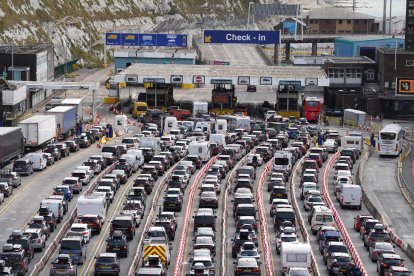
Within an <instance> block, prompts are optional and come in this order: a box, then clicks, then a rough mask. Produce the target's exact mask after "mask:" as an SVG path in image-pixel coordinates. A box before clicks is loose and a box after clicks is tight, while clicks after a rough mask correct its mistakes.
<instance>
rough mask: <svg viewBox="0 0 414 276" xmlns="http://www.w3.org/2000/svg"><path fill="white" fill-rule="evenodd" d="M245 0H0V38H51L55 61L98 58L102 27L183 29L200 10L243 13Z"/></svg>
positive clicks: (227, 15)
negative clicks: (74, 57) (73, 58)
mask: <svg viewBox="0 0 414 276" xmlns="http://www.w3.org/2000/svg"><path fill="white" fill-rule="evenodd" d="M249 1H250V0H70V1H69V0H0V44H11V43H14V44H18V45H23V44H37V43H42V42H47V41H52V42H53V44H54V45H55V51H56V56H57V60H56V61H57V63H61V62H62V61H63V60H65V59H69V58H72V57H73V56H76V57H84V58H85V59H87V60H89V61H91V62H99V60H101V59H102V57H103V56H102V55H103V51H102V49H103V39H104V33H105V32H106V31H112V30H116V31H119V30H130V31H134V32H151V31H153V32H155V31H159V32H168V31H176V32H180V31H181V32H183V31H184V30H186V29H191V28H193V27H197V23H196V22H198V21H200V18H201V14H203V17H208V18H210V21H212V22H214V21H215V20H211V19H212V18H216V19H217V20H218V21H220V20H223V21H224V22H225V21H229V22H230V21H231V20H233V19H234V20H235V19H237V18H242V17H244V18H246V14H247V7H248V2H249ZM229 24H230V23H229Z"/></svg>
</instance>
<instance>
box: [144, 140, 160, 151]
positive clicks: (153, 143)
mask: <svg viewBox="0 0 414 276" xmlns="http://www.w3.org/2000/svg"><path fill="white" fill-rule="evenodd" d="M139 147H140V148H152V149H153V150H154V151H158V150H159V149H161V142H160V139H159V138H157V137H140V138H139Z"/></svg>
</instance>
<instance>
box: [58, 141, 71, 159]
mask: <svg viewBox="0 0 414 276" xmlns="http://www.w3.org/2000/svg"><path fill="white" fill-rule="evenodd" d="M55 147H57V148H58V149H59V150H60V152H61V153H62V157H66V156H69V155H70V151H69V147H68V146H66V144H65V143H59V144H55Z"/></svg>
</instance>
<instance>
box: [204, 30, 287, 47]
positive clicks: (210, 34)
mask: <svg viewBox="0 0 414 276" xmlns="http://www.w3.org/2000/svg"><path fill="white" fill-rule="evenodd" d="M204 43H206V44H213V43H229V44H230V43H231V44H280V31H249V30H247V31H239V30H237V31H235V30H204Z"/></svg>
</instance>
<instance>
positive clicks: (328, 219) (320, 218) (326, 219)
mask: <svg viewBox="0 0 414 276" xmlns="http://www.w3.org/2000/svg"><path fill="white" fill-rule="evenodd" d="M316 220H317V221H323V222H331V221H332V216H331V215H317V216H316Z"/></svg>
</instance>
